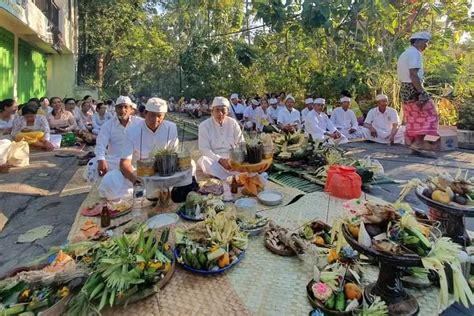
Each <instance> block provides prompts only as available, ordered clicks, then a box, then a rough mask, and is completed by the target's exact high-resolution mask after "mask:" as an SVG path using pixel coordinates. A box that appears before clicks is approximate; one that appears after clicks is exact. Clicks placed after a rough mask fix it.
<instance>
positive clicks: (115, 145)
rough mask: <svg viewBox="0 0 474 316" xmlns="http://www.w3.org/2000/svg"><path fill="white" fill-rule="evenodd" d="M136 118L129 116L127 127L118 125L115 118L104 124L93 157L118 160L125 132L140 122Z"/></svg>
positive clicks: (117, 120)
mask: <svg viewBox="0 0 474 316" xmlns="http://www.w3.org/2000/svg"><path fill="white" fill-rule="evenodd" d="M142 121H143V119H142V118H140V117H138V116H133V115H130V118H129V121H128V123H127V126H123V125H122V124H120V121H119V119H118V118H117V117H114V118H112V119H110V120H108V121H107V122H105V123H104V124H103V125H102V127H101V129H100V132H99V135H98V136H97V139H96V145H95V150H94V153H95V156H96V159H97V160H105V159H106V156H107V157H108V158H109V157H110V158H115V159H118V160H119V159H120V157H121V154H122V148H123V146H124V143H125V142H126V140H127V138H126V130H127V129H129V128H131V127H133V126H135V125H137V124H138V123H140V122H142Z"/></svg>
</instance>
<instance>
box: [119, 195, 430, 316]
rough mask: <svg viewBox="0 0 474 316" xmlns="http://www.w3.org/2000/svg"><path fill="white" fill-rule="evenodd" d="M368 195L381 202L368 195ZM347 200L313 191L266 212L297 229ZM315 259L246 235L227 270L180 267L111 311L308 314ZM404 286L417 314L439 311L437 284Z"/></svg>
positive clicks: (370, 276)
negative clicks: (154, 288)
mask: <svg viewBox="0 0 474 316" xmlns="http://www.w3.org/2000/svg"><path fill="white" fill-rule="evenodd" d="M367 199H370V200H372V199H374V200H376V201H379V202H380V200H379V199H377V198H374V197H372V196H369V195H367ZM345 202H346V201H345V200H341V199H337V198H333V197H330V196H328V195H327V194H325V193H322V192H315V193H311V194H306V195H305V196H304V197H302V198H301V199H300V200H298V201H297V202H295V203H294V204H291V205H289V206H281V207H277V208H274V209H271V210H269V211H267V212H265V216H268V217H270V218H272V219H273V220H275V221H276V222H277V223H278V224H279V225H285V226H286V227H288V228H290V229H297V228H299V227H300V226H301V225H302V224H304V223H306V222H308V221H310V220H312V219H314V218H319V219H322V220H324V221H327V222H328V223H331V222H332V219H333V218H335V217H337V216H339V215H340V214H341V212H342V209H343V208H342V205H343V203H345ZM177 226H181V225H177ZM174 227H176V226H174ZM172 235H173V231H172ZM313 264H314V261H313V259H312V258H305V259H304V260H301V259H299V258H298V257H296V256H295V257H284V256H279V255H276V254H274V253H272V252H270V251H269V250H267V249H266V248H265V246H264V240H263V234H262V235H259V236H256V237H250V240H249V244H248V248H247V250H246V255H245V257H244V258H243V259H242V261H241V262H240V263H239V264H238V265H237V266H235V267H234V268H233V269H232V270H230V271H228V272H227V273H225V274H223V275H219V276H212V277H206V276H200V275H195V274H192V273H190V272H188V271H185V270H183V269H182V268H180V267H178V268H177V270H176V272H175V275H174V276H173V278H172V279H171V281H170V283H168V285H166V286H165V287H164V288H163V289H162V290H161V291H159V292H158V293H157V294H155V295H154V296H153V297H150V298H148V299H145V300H143V301H140V302H137V303H134V304H133V305H130V306H128V307H126V308H125V309H123V308H116V309H114V315H127V313H131V312H133V313H134V314H136V315H184V314H189V315H269V316H270V315H308V313H309V312H310V311H311V310H312V307H311V304H310V303H309V301H308V299H307V297H306V285H307V283H308V282H309V281H310V280H311V278H312V276H313ZM378 271H379V269H378V268H377V267H375V266H370V265H364V266H363V267H362V284H363V285H364V286H365V285H367V284H369V283H372V282H375V281H376V279H377V276H378ZM407 291H408V292H409V293H410V294H412V295H414V296H415V297H416V299H417V301H418V304H419V306H420V313H419V315H423V316H424V315H437V314H438V309H437V302H438V288H436V287H433V286H432V287H430V288H427V289H407ZM138 311H139V312H140V313H138Z"/></svg>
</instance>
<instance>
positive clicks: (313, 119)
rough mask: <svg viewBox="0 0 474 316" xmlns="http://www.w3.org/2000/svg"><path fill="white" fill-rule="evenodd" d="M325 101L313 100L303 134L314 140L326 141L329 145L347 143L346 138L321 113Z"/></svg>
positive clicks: (321, 99)
mask: <svg viewBox="0 0 474 316" xmlns="http://www.w3.org/2000/svg"><path fill="white" fill-rule="evenodd" d="M325 104H326V100H324V99H323V98H317V99H315V100H314V105H313V110H312V111H309V113H308V114H307V115H306V123H305V132H306V133H307V134H308V135H311V137H312V138H313V139H314V140H319V141H324V140H326V139H327V140H328V142H329V143H330V144H335V143H338V144H344V143H347V138H346V137H345V136H344V135H342V134H341V133H340V132H339V131H338V130H337V129H336V127H335V126H334V124H333V123H332V121H331V120H330V119H329V117H328V116H327V115H326V113H324V112H323V110H324V105H325Z"/></svg>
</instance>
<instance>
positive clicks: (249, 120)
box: [244, 98, 260, 131]
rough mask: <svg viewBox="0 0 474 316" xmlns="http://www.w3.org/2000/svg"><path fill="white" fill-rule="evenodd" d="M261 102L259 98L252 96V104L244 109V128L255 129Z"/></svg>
mask: <svg viewBox="0 0 474 316" xmlns="http://www.w3.org/2000/svg"><path fill="white" fill-rule="evenodd" d="M259 105H260V102H259V101H258V100H257V99H254V98H252V99H251V100H250V105H249V106H248V107H246V108H245V111H244V128H245V129H246V130H249V131H250V130H254V129H255V127H256V125H257V112H258V111H257V110H258V106H259Z"/></svg>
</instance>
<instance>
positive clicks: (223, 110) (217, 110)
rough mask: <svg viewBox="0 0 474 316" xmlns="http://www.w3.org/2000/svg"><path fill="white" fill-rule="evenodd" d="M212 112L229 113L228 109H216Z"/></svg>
mask: <svg viewBox="0 0 474 316" xmlns="http://www.w3.org/2000/svg"><path fill="white" fill-rule="evenodd" d="M212 110H213V111H215V112H221V113H227V108H226V107H214V108H213V109H212Z"/></svg>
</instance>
